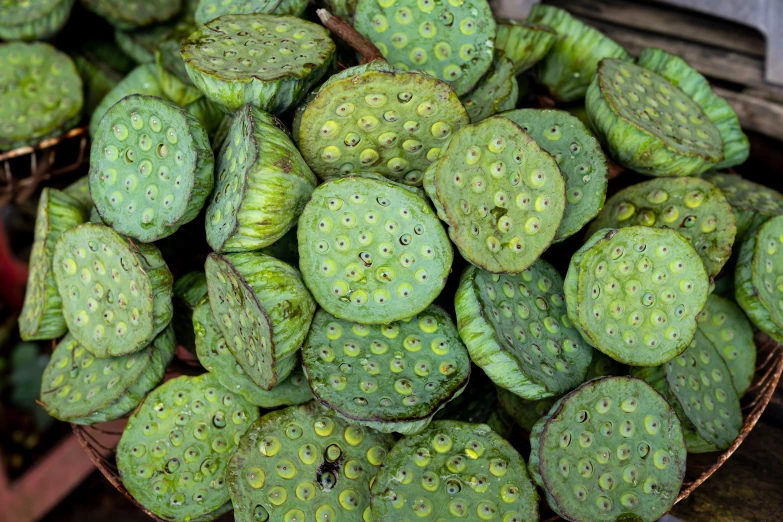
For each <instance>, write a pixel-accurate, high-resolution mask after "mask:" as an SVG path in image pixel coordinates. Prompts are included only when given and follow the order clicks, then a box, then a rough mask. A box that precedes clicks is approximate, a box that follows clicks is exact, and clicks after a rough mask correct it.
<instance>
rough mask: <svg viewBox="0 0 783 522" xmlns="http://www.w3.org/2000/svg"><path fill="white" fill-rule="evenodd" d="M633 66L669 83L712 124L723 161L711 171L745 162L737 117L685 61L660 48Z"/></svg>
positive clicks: (747, 144) (642, 55)
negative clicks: (656, 74) (715, 129)
mask: <svg viewBox="0 0 783 522" xmlns="http://www.w3.org/2000/svg"><path fill="white" fill-rule="evenodd" d="M636 63H637V64H638V65H640V66H642V67H644V68H645V69H650V70H651V71H653V72H656V73H658V74H660V75H661V76H663V77H664V78H666V79H667V80H669V81H670V82H671V83H672V84H674V85H676V86H677V87H679V88H680V89H682V91H683V92H684V93H685V94H687V95H688V96H690V97H691V99H693V101H695V102H696V103H698V104H699V107H701V108H702V110H703V111H704V114H706V115H707V117H708V118H709V119H710V121H712V123H714V124H715V126H716V127H717V128H718V131H719V132H720V136H721V139H722V140H723V161H720V162H718V163H717V164H716V165H715V166H714V167H713V168H715V169H725V168H728V167H733V166H735V165H740V164H741V163H745V160H746V159H748V155H749V154H750V142H749V141H748V137H747V136H745V133H744V132H742V128H741V127H740V122H739V118H738V117H737V113H736V112H734V109H732V108H731V105H729V103H728V102H727V101H726V100H725V99H723V98H721V97H720V96H718V95H717V94H715V93H714V92H713V91H712V88H711V87H710V84H709V82H708V81H707V79H706V78H705V77H704V76H702V75H701V74H700V73H699V72H698V71H696V69H694V68H693V67H691V66H690V65H688V62H686V61H685V60H683V59H682V58H680V57H679V56H674V55H672V54H669V53H667V52H665V51H662V50H660V49H643V50H642V52H641V53H640V54H639V59H638V60H637V61H636Z"/></svg>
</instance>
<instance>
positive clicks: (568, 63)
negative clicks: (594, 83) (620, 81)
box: [527, 4, 633, 102]
mask: <svg viewBox="0 0 783 522" xmlns="http://www.w3.org/2000/svg"><path fill="white" fill-rule="evenodd" d="M527 22H528V23H531V24H541V25H546V26H548V27H551V28H552V29H554V30H555V32H556V33H557V38H556V39H555V43H554V44H553V45H552V48H551V49H550V51H549V53H547V54H546V56H544V58H543V60H541V61H540V62H539V63H538V66H537V68H536V70H535V76H536V81H537V82H538V83H540V84H542V85H544V86H546V88H547V89H549V93H550V95H551V96H552V97H553V98H554V99H555V100H557V101H559V102H571V101H577V100H580V99H582V98H584V95H585V92H587V87H588V86H589V85H590V80H592V79H593V76H594V75H595V70H596V67H597V66H598V62H600V61H601V59H603V58H617V59H619V60H624V61H626V62H627V61H631V60H633V58H632V57H631V55H630V54H628V52H626V50H625V49H623V48H622V47H621V46H620V44H618V43H617V42H615V41H614V40H612V39H611V38H608V37H607V36H606V35H604V34H603V33H601V32H600V31H598V30H597V29H595V28H593V27H590V26H589V25H587V24H584V23H582V22H581V21H579V20H577V19H576V18H574V17H572V16H571V15H570V14H569V13H568V12H567V11H565V10H563V9H560V8H557V7H554V6H551V5H540V4H536V5H534V6H533V7H532V9H531V10H530V15H529V16H528V17H527Z"/></svg>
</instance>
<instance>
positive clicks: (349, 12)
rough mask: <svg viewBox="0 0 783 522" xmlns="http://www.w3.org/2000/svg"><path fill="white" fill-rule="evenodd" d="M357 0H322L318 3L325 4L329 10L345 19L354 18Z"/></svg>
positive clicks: (317, 3)
mask: <svg viewBox="0 0 783 522" xmlns="http://www.w3.org/2000/svg"><path fill="white" fill-rule="evenodd" d="M356 2H357V0H320V1H319V2H316V5H323V7H325V8H326V10H327V11H329V12H330V13H332V14H333V15H335V16H339V17H340V18H343V19H345V20H353V14H354V12H356Z"/></svg>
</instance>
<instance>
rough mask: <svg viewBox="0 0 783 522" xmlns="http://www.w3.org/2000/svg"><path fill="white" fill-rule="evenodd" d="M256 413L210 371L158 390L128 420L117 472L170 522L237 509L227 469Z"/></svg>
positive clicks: (140, 499) (205, 517) (136, 494)
mask: <svg viewBox="0 0 783 522" xmlns="http://www.w3.org/2000/svg"><path fill="white" fill-rule="evenodd" d="M256 419H258V408H256V407H255V406H253V405H251V404H249V403H248V402H247V401H245V400H244V399H243V398H241V397H238V396H236V395H234V394H233V393H231V392H229V391H226V390H225V389H223V388H222V387H221V386H220V384H218V382H217V379H215V377H214V376H212V375H211V374H209V373H206V374H204V375H200V376H198V377H187V376H182V377H178V378H176V379H172V380H170V381H167V382H166V383H165V384H163V385H161V386H160V387H158V388H156V389H155V390H153V391H152V392H151V393H150V394H149V395H147V398H146V399H145V400H144V401H143V402H142V403H141V405H140V406H139V407H138V408H137V409H136V411H135V412H134V413H133V415H131V416H130V419H128V424H127V426H125V431H124V432H123V434H122V438H121V439H120V442H119V444H118V445H117V468H118V469H119V474H120V478H121V479H122V483H123V485H124V486H125V488H126V489H127V490H128V493H130V494H131V495H132V496H133V498H134V499H136V501H137V502H138V503H139V504H141V505H142V506H144V507H145V508H146V509H148V510H149V511H151V512H152V513H154V514H155V515H157V516H158V517H160V518H162V519H164V520H172V521H174V520H191V521H203V522H208V521H210V520H214V519H216V518H218V517H220V515H222V514H224V513H227V512H229V511H230V510H231V502H230V497H229V491H228V487H226V478H227V473H226V468H227V465H228V461H229V459H230V458H231V456H232V455H233V454H234V453H235V451H236V449H237V447H238V445H239V443H240V439H241V438H242V436H243V435H244V434H245V432H246V431H247V430H248V428H249V427H250V426H251V425H252V423H253V422H255V420H256Z"/></svg>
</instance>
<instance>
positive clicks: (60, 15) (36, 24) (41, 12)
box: [0, 0, 75, 40]
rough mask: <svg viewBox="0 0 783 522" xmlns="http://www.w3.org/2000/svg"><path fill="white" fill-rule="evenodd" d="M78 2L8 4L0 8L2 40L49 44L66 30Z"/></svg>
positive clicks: (34, 0) (50, 0)
mask: <svg viewBox="0 0 783 522" xmlns="http://www.w3.org/2000/svg"><path fill="white" fill-rule="evenodd" d="M74 2H75V0H32V1H26V2H20V1H8V2H3V4H2V5H0V38H2V39H3V40H48V39H49V38H51V37H53V36H54V35H56V34H57V33H59V32H60V30H61V29H62V28H63V26H64V25H65V23H66V22H67V21H68V17H69V16H70V15H71V8H72V7H73V4H74Z"/></svg>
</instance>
